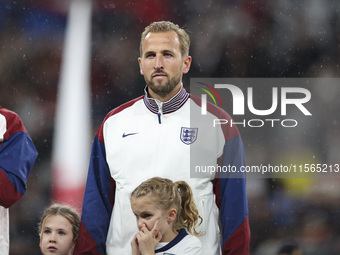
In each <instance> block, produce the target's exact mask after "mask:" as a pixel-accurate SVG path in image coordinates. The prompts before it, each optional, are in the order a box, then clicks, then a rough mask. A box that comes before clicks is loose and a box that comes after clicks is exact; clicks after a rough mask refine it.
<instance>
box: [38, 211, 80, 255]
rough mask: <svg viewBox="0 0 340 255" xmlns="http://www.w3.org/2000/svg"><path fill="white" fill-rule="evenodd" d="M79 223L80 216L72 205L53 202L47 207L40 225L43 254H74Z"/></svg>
mask: <svg viewBox="0 0 340 255" xmlns="http://www.w3.org/2000/svg"><path fill="white" fill-rule="evenodd" d="M79 225H80V218H79V216H78V214H77V212H76V211H75V210H74V209H73V208H71V207H70V206H68V205H62V204H53V205H51V206H50V207H48V208H46V209H45V211H44V213H43V215H42V217H41V220H40V223H39V226H38V228H39V236H40V249H41V252H42V254H44V255H47V254H54V255H71V254H73V249H74V247H75V242H76V240H77V238H78V234H79Z"/></svg>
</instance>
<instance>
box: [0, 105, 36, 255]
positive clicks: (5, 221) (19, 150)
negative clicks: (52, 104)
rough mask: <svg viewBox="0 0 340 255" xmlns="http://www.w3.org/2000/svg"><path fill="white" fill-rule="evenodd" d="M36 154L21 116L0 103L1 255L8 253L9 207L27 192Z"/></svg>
mask: <svg viewBox="0 0 340 255" xmlns="http://www.w3.org/2000/svg"><path fill="white" fill-rule="evenodd" d="M37 156H38V153H37V151H36V149H35V147H34V144H33V142H32V140H31V138H30V136H29V135H28V133H27V131H26V129H25V127H24V125H23V123H22V121H21V119H20V117H19V116H18V115H17V114H16V113H14V112H12V111H9V110H7V109H5V108H3V107H1V106H0V255H5V254H8V253H9V215H8V208H9V207H10V206H11V205H12V204H14V203H15V202H16V201H18V200H19V199H20V198H21V197H22V196H23V195H24V194H25V192H26V183H27V178H28V175H29V173H30V171H31V169H32V167H33V165H34V162H35V160H36V158H37Z"/></svg>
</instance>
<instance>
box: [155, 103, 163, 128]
mask: <svg viewBox="0 0 340 255" xmlns="http://www.w3.org/2000/svg"><path fill="white" fill-rule="evenodd" d="M156 102H157V101H156ZM157 105H158V114H157V115H158V123H159V124H162V109H163V103H162V102H157Z"/></svg>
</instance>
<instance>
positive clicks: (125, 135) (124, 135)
mask: <svg viewBox="0 0 340 255" xmlns="http://www.w3.org/2000/svg"><path fill="white" fill-rule="evenodd" d="M137 134H138V133H128V134H125V133H124V134H123V135H122V137H123V138H125V137H127V136H129V135H137Z"/></svg>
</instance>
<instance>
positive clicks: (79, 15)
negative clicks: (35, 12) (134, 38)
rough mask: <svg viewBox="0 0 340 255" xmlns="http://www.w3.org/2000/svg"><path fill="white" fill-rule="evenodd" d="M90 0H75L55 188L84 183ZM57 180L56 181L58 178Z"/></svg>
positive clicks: (61, 91) (60, 104)
mask: <svg viewBox="0 0 340 255" xmlns="http://www.w3.org/2000/svg"><path fill="white" fill-rule="evenodd" d="M90 40H91V1H90V0H72V1H71V5H70V10H69V14H68V22H67V27H66V35H65V42H64V49H63V58H62V65H61V74H60V75H61V76H60V81H59V88H58V98H57V108H56V118H55V132H54V144H53V146H54V147H53V155H52V157H53V169H54V171H57V173H54V175H55V176H57V177H58V178H57V180H54V185H56V187H55V188H57V189H60V188H61V189H64V188H77V187H80V186H83V185H85V179H86V173H87V168H88V162H89V155H90V144H91V141H90V139H91V138H90V132H91V124H90ZM55 181H56V182H55Z"/></svg>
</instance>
